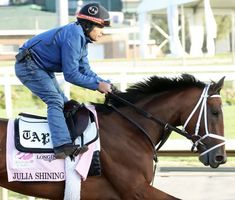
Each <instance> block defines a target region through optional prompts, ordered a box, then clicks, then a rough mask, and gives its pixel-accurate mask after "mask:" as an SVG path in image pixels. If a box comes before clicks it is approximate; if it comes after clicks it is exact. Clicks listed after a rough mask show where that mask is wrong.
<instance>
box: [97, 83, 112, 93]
mask: <svg viewBox="0 0 235 200" xmlns="http://www.w3.org/2000/svg"><path fill="white" fill-rule="evenodd" d="M98 91H99V92H101V93H105V94H108V93H109V92H112V89H111V84H110V83H107V82H104V81H101V82H99V86H98Z"/></svg>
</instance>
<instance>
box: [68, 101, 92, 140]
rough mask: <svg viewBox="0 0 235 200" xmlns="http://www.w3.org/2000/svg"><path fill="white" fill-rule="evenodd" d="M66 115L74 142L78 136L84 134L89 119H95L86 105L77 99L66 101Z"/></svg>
mask: <svg viewBox="0 0 235 200" xmlns="http://www.w3.org/2000/svg"><path fill="white" fill-rule="evenodd" d="M64 116H65V119H66V123H67V126H68V129H69V132H70V136H71V139H72V141H73V142H74V141H75V139H76V138H77V137H79V136H82V133H83V132H84V131H85V129H86V128H87V126H88V122H89V119H90V120H91V122H94V121H95V119H94V116H93V115H92V114H91V113H90V111H89V110H88V109H87V108H86V106H85V105H84V104H80V103H78V102H77V101H75V100H70V101H68V102H66V103H65V105H64Z"/></svg>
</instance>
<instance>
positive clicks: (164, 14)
mask: <svg viewBox="0 0 235 200" xmlns="http://www.w3.org/2000/svg"><path fill="white" fill-rule="evenodd" d="M87 2H94V0H93V1H89V0H83V1H82V0H78V1H77V0H0V19H1V20H0V116H1V117H5V118H13V117H17V115H18V113H20V112H29V113H33V114H39V115H46V107H45V104H44V103H43V102H41V100H39V99H38V98H37V97H36V96H34V95H32V94H31V93H30V92H29V91H28V90H27V89H26V88H25V87H23V86H22V85H21V83H20V82H19V81H18V80H17V78H16V77H15V75H14V62H15V55H16V53H17V52H18V49H19V47H20V46H21V45H22V44H23V43H24V42H25V41H26V40H27V39H29V38H31V37H33V36H34V35H37V34H39V33H41V32H43V31H45V30H48V29H51V28H54V27H57V26H62V25H65V24H67V23H71V22H74V21H76V18H75V14H76V12H77V11H79V9H80V8H81V6H82V5H84V4H85V3H87ZM95 2H99V3H101V4H102V5H103V6H104V7H105V8H106V9H107V10H108V11H109V13H110V16H111V22H112V23H111V27H109V28H106V29H105V31H104V37H103V38H102V40H101V41H99V42H98V43H96V44H89V46H88V48H89V50H88V52H89V55H88V56H89V59H90V64H91V67H92V69H93V70H94V71H95V72H96V73H98V74H99V75H101V76H102V77H104V78H107V79H109V80H111V82H112V83H114V84H115V85H116V86H117V87H118V88H119V89H120V90H122V91H125V89H126V88H127V87H129V86H130V85H132V84H134V83H136V82H138V81H142V80H144V79H146V78H148V77H150V76H152V75H158V76H167V77H174V76H178V75H180V74H182V73H189V74H193V75H194V76H195V77H196V78H198V79H200V80H202V81H204V82H210V81H211V80H213V81H218V80H219V79H220V78H222V77H223V76H226V79H225V86H224V88H223V90H222V99H223V109H224V123H225V134H226V135H225V136H226V138H227V139H228V142H227V146H226V147H227V151H228V155H229V157H228V162H227V164H226V165H224V166H223V167H222V168H221V169H220V171H219V170H217V171H216V170H212V171H210V169H208V168H206V167H204V166H201V164H200V163H199V161H198V160H197V157H196V155H192V154H191V153H190V148H188V146H187V144H186V145H185V141H184V140H185V139H184V138H182V137H180V136H176V135H174V134H172V136H171V138H170V140H169V141H168V142H167V143H166V144H165V145H164V147H163V150H162V152H160V153H159V155H160V159H159V160H160V161H159V163H158V166H159V167H158V172H157V174H158V175H157V176H158V177H157V178H156V186H157V187H158V188H159V187H161V189H162V190H166V189H168V188H167V185H169V184H172V183H174V182H175V181H176V180H172V179H174V178H176V177H185V178H186V179H187V180H190V178H192V177H195V173H196V174H197V173H198V172H200V173H201V174H200V176H202V178H201V179H200V178H199V179H197V180H195V181H200V180H204V182H203V183H201V182H197V186H198V187H195V199H208V198H209V197H210V198H214V199H219V200H222V199H226V200H228V199H233V198H234V196H233V194H234V193H232V189H230V188H229V187H226V188H224V193H226V194H225V195H224V194H223V195H221V196H220V195H219V196H218V195H217V197H214V196H210V195H212V194H213V193H214V192H213V191H214V190H212V189H211V190H210V192H209V193H208V195H209V197H207V196H205V197H202V196H201V197H198V196H197V194H198V193H202V192H203V193H206V192H205V191H203V190H202V188H206V187H205V185H208V184H210V182H209V181H212V180H209V178H208V177H211V176H212V175H213V174H212V173H217V174H215V175H214V177H220V178H221V179H218V180H215V179H213V180H214V182H213V183H217V182H216V181H218V184H219V182H222V181H224V182H223V183H224V185H228V186H229V185H231V184H230V182H229V181H231V179H229V178H228V177H233V178H234V176H235V158H234V155H235V1H234V0H223V1H221V0H100V1H97V0H95ZM58 80H59V81H60V84H61V85H62V86H63V89H64V91H65V93H66V95H67V96H68V97H70V98H73V99H75V100H78V101H79V102H84V103H88V102H100V103H101V102H103V100H104V96H103V95H102V94H99V93H98V92H94V91H90V90H86V89H83V88H79V87H75V86H72V85H70V84H68V83H66V82H65V81H64V79H63V77H62V76H61V75H60V74H58ZM172 172H174V173H172ZM203 172H205V173H204V174H203ZM226 172H227V173H226ZM164 177H165V179H164V180H163V178H164ZM167 177H168V178H169V179H167ZM197 177H199V176H197ZM207 178H208V179H207ZM158 180H159V182H158ZM168 180H169V181H170V183H169V182H167V181H168ZM179 181H182V184H183V183H185V180H184V179H182V180H177V182H178V183H179V184H180V182H179ZM207 181H208V182H207ZM226 181H227V182H226ZM164 184H165V185H164ZM192 184H193V183H192ZM194 184H195V183H194ZM183 185H184V184H183ZM171 188H172V189H175V188H176V187H175V186H174V185H172V186H171ZM197 188H198V190H196V189H197ZM214 188H216V187H214ZM186 190H188V189H186ZM215 190H216V189H215ZM226 190H228V191H226ZM184 191H185V190H182V191H181V190H179V191H169V193H170V194H173V195H174V194H177V195H178V196H179V195H183V196H179V197H181V198H182V199H189V198H188V196H187V194H186V193H185V194H184ZM217 191H218V190H217ZM177 192H178V193H179V194H178V193H177ZM0 199H2V200H6V199H33V197H25V196H23V195H19V194H15V193H13V192H10V191H8V192H7V191H6V190H0Z"/></svg>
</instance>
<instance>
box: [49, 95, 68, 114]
mask: <svg viewBox="0 0 235 200" xmlns="http://www.w3.org/2000/svg"><path fill="white" fill-rule="evenodd" d="M46 104H47V106H48V107H56V108H59V109H61V110H63V109H64V98H63V97H62V96H60V95H57V96H54V97H51V98H49V99H48V100H47V101H46Z"/></svg>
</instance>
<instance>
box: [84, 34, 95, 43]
mask: <svg viewBox="0 0 235 200" xmlns="http://www.w3.org/2000/svg"><path fill="white" fill-rule="evenodd" d="M85 38H86V43H87V44H88V43H92V42H93V41H92V40H91V38H90V37H88V36H85Z"/></svg>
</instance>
